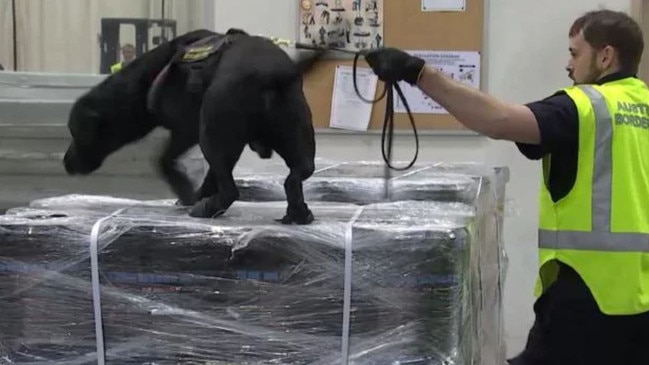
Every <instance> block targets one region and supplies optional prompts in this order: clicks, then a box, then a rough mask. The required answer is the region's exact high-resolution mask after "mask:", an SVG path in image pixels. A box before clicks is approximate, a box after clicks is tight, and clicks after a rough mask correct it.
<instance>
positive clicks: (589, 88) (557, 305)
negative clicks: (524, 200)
mask: <svg viewBox="0 0 649 365" xmlns="http://www.w3.org/2000/svg"><path fill="white" fill-rule="evenodd" d="M569 43H570V48H569V49H570V55H571V57H570V62H569V63H568V66H567V71H568V74H569V77H570V78H571V79H572V80H573V81H574V84H575V85H573V86H572V87H568V88H565V89H563V90H561V91H559V92H557V93H555V94H554V95H552V96H550V97H548V98H546V99H544V100H541V101H537V102H533V103H529V104H526V105H516V104H512V103H508V102H505V101H501V100H498V99H496V98H494V97H492V96H490V95H487V94H486V93H483V92H481V91H479V90H475V89H472V88H469V87H467V86H464V85H462V84H460V83H459V82H455V81H454V80H452V79H449V78H447V77H445V76H444V75H443V74H441V73H440V72H437V71H436V70H434V69H432V68H427V67H425V64H424V61H423V60H421V59H419V58H417V57H412V56H410V55H408V54H407V53H405V52H403V51H400V50H398V49H394V48H383V49H377V50H374V51H371V52H369V54H367V56H366V60H367V62H368V63H369V65H370V66H371V67H372V69H373V70H374V72H375V73H376V74H377V75H378V76H379V78H380V79H382V80H397V81H399V80H405V81H407V82H408V83H410V84H412V85H416V86H417V87H419V88H420V89H421V90H422V91H423V92H424V93H426V94H427V95H429V96H430V97H431V98H432V99H434V100H435V101H437V102H438V103H439V104H440V105H442V106H443V107H444V108H445V109H446V110H448V111H449V113H451V114H452V115H454V116H455V117H456V119H458V120H459V121H460V122H461V123H462V124H464V125H465V126H466V127H467V128H469V129H472V130H474V131H477V132H480V133H482V134H484V135H486V136H488V137H491V138H494V139H504V140H509V141H513V142H516V144H517V146H518V148H519V150H520V151H521V152H522V153H523V154H524V155H525V156H526V157H528V158H529V159H534V160H538V159H542V160H543V174H542V184H541V185H542V187H541V192H540V197H539V199H540V213H539V216H540V217H539V222H540V227H539V259H540V266H539V280H538V285H537V292H536V294H537V295H538V296H539V297H538V299H537V301H536V303H535V304H534V310H535V314H536V321H535V323H534V326H533V328H532V330H531V331H530V334H529V337H528V341H527V345H526V348H525V350H524V351H523V352H522V353H521V354H520V355H519V356H517V357H516V358H514V359H511V360H509V361H510V364H516V365H518V364H525V365H536V364H543V365H558V364H571V365H575V364H584V365H586V364H587V365H598V364H607V365H609V364H649V90H648V88H647V86H646V84H645V83H644V82H642V81H641V80H639V79H637V78H636V77H635V75H636V73H637V72H638V65H639V62H640V57H641V54H642V51H643V48H644V44H643V36H642V32H641V29H640V27H639V26H638V24H637V23H636V22H635V21H634V20H632V19H631V18H630V17H629V16H628V15H626V14H624V13H622V12H615V11H610V10H598V11H592V12H588V13H586V14H584V15H583V16H581V17H580V18H578V19H577V20H576V21H575V22H574V23H573V25H572V26H571V28H570V31H569Z"/></svg>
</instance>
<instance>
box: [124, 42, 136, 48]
mask: <svg viewBox="0 0 649 365" xmlns="http://www.w3.org/2000/svg"><path fill="white" fill-rule="evenodd" d="M125 49H133V50H134V49H135V46H134V45H132V44H131V43H126V44H124V45H123V46H122V50H125Z"/></svg>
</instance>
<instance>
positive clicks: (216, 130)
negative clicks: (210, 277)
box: [189, 88, 249, 218]
mask: <svg viewBox="0 0 649 365" xmlns="http://www.w3.org/2000/svg"><path fill="white" fill-rule="evenodd" d="M218 89H220V90H218ZM218 89H217V90H210V91H208V93H209V95H208V96H207V97H206V100H208V101H209V102H207V103H204V104H203V110H202V113H201V133H200V147H201V150H202V152H203V156H205V159H206V160H207V162H208V164H209V171H208V174H207V176H206V177H205V180H204V181H203V186H201V189H200V191H199V194H200V195H201V199H200V200H198V201H197V202H196V203H195V204H194V206H193V207H192V209H191V211H190V213H189V215H190V216H192V217H200V218H214V217H217V216H220V215H222V214H223V213H225V211H226V210H227V209H228V208H229V207H230V206H231V205H232V203H234V202H235V201H236V200H237V199H239V190H238V189H237V186H236V184H235V182H234V177H233V176H232V170H233V169H234V167H235V165H236V163H237V161H238V160H239V157H240V156H241V153H242V152H243V149H244V147H245V146H246V143H247V140H246V135H247V133H246V123H247V121H248V119H247V118H249V116H248V113H247V110H246V108H245V107H244V108H241V105H242V104H241V103H237V102H233V100H232V99H231V98H230V97H228V96H227V92H228V88H223V89H221V88H218ZM224 93H225V96H224Z"/></svg>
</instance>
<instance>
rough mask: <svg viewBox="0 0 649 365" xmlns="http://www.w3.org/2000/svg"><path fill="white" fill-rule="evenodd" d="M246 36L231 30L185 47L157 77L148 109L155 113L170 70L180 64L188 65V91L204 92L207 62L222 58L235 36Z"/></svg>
mask: <svg viewBox="0 0 649 365" xmlns="http://www.w3.org/2000/svg"><path fill="white" fill-rule="evenodd" d="M235 34H245V33H244V32H242V31H240V30H238V29H234V28H232V29H229V30H228V31H227V32H226V33H225V35H223V34H214V35H211V36H209V37H206V38H203V39H200V40H198V41H196V42H194V43H192V44H190V45H189V46H186V47H184V48H183V49H182V50H180V51H179V52H177V53H176V54H175V55H174V57H172V59H171V61H170V62H169V63H168V64H167V65H166V66H165V67H164V68H163V69H162V71H160V73H159V74H158V75H157V76H156V78H155V79H154V80H153V83H152V84H151V87H150V88H149V92H148V93H147V109H148V110H149V111H153V110H154V109H155V102H156V100H157V94H158V91H159V89H160V87H161V86H162V84H163V83H164V81H165V79H166V78H167V75H168V74H169V69H170V68H171V67H172V66H173V65H175V64H178V63H188V64H190V65H189V76H188V78H187V91H189V92H190V93H192V94H198V93H200V92H202V90H203V70H204V68H205V61H207V60H208V59H209V58H210V57H212V56H216V57H220V56H221V55H222V54H223V51H224V49H225V47H226V46H228V45H230V44H231V43H232V42H233V40H234V39H233V35H235Z"/></svg>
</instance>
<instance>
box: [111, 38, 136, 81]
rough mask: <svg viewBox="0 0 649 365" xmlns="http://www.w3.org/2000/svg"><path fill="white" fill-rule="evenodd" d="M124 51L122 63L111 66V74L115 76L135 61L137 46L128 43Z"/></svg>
mask: <svg viewBox="0 0 649 365" xmlns="http://www.w3.org/2000/svg"><path fill="white" fill-rule="evenodd" d="M121 51H122V61H121V62H118V63H116V64H114V65H112V66H110V73H112V74H114V73H115V72H117V71H119V70H121V69H122V68H124V67H125V66H126V65H128V64H129V63H131V61H133V60H134V59H135V46H134V45H132V44H130V43H126V44H125V45H124V46H122V48H121Z"/></svg>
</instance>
